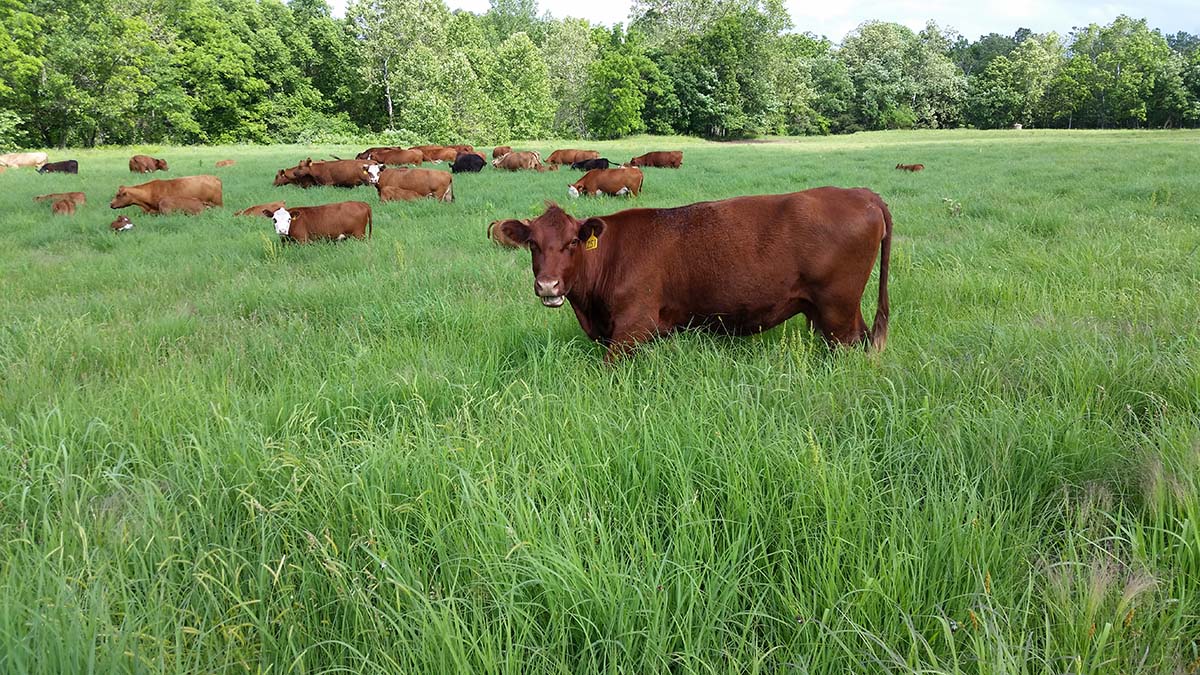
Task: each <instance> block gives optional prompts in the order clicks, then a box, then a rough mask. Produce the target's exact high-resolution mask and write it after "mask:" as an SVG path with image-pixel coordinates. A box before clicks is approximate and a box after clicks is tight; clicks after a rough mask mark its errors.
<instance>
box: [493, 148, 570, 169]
mask: <svg viewBox="0 0 1200 675" xmlns="http://www.w3.org/2000/svg"><path fill="white" fill-rule="evenodd" d="M492 166H494V167H496V168H497V169H504V170H506V171H521V170H523V169H527V170H530V171H558V165H557V164H551V165H548V166H547V165H545V164H542V156H541V155H539V154H538V153H536V152H510V153H508V154H507V155H503V156H501V157H500V159H496V160H492Z"/></svg>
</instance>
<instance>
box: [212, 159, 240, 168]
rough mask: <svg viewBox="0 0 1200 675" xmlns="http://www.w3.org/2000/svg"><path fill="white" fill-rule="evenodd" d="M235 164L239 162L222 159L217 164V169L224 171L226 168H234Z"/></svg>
mask: <svg viewBox="0 0 1200 675" xmlns="http://www.w3.org/2000/svg"><path fill="white" fill-rule="evenodd" d="M234 164H237V162H235V161H233V160H232V159H222V160H221V161H219V162H217V168H218V169H224V168H225V167H227V166H233V165H234Z"/></svg>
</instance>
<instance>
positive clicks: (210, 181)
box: [108, 176, 224, 213]
mask: <svg viewBox="0 0 1200 675" xmlns="http://www.w3.org/2000/svg"><path fill="white" fill-rule="evenodd" d="M164 197H192V198H195V199H198V200H200V201H202V202H204V203H205V204H207V205H209V206H222V205H223V204H224V201H223V200H222V199H221V179H220V178H217V177H216V176H188V177H187V178H171V179H168V180H152V181H150V182H149V183H142V184H141V185H134V186H130V187H126V186H124V185H122V186H120V187H119V188H117V195H116V196H115V197H113V199H112V201H111V202H109V204H108V207H109V208H111V209H123V208H125V207H127V206H138V207H139V208H141V209H142V213H158V212H159V208H158V204H159V202H160V201H162V199H163V198H164Z"/></svg>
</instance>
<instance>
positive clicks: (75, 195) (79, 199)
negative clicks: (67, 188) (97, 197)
mask: <svg viewBox="0 0 1200 675" xmlns="http://www.w3.org/2000/svg"><path fill="white" fill-rule="evenodd" d="M60 199H67V200H70V201H73V202H75V205H76V206H83V205H84V204H86V203H87V197H86V196H85V195H84V194H83V193H82V192H52V193H50V194H48V195H38V196H36V197H34V198H33V201H35V202H56V201H59V200H60Z"/></svg>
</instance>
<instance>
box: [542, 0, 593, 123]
mask: <svg viewBox="0 0 1200 675" xmlns="http://www.w3.org/2000/svg"><path fill="white" fill-rule="evenodd" d="M599 55H600V45H599V44H597V43H596V42H595V40H594V39H593V33H592V27H591V26H590V25H589V24H588V22H586V21H583V20H580V19H565V20H562V21H551V22H548V23H547V25H546V41H545V44H544V45H542V58H543V60H544V61H545V62H546V72H547V76H548V78H549V83H550V96H551V98H553V99H554V103H555V111H554V122H553V124H552V128H553V130H554V133H555V135H557V136H562V137H567V138H577V137H581V136H583V135H585V134H586V133H587V128H588V127H587V101H586V100H585V96H586V89H587V83H588V76H589V74H590V72H591V71H590V68H591V65H592V63H594V62H595V61H596V59H597V58H598V57H599Z"/></svg>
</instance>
